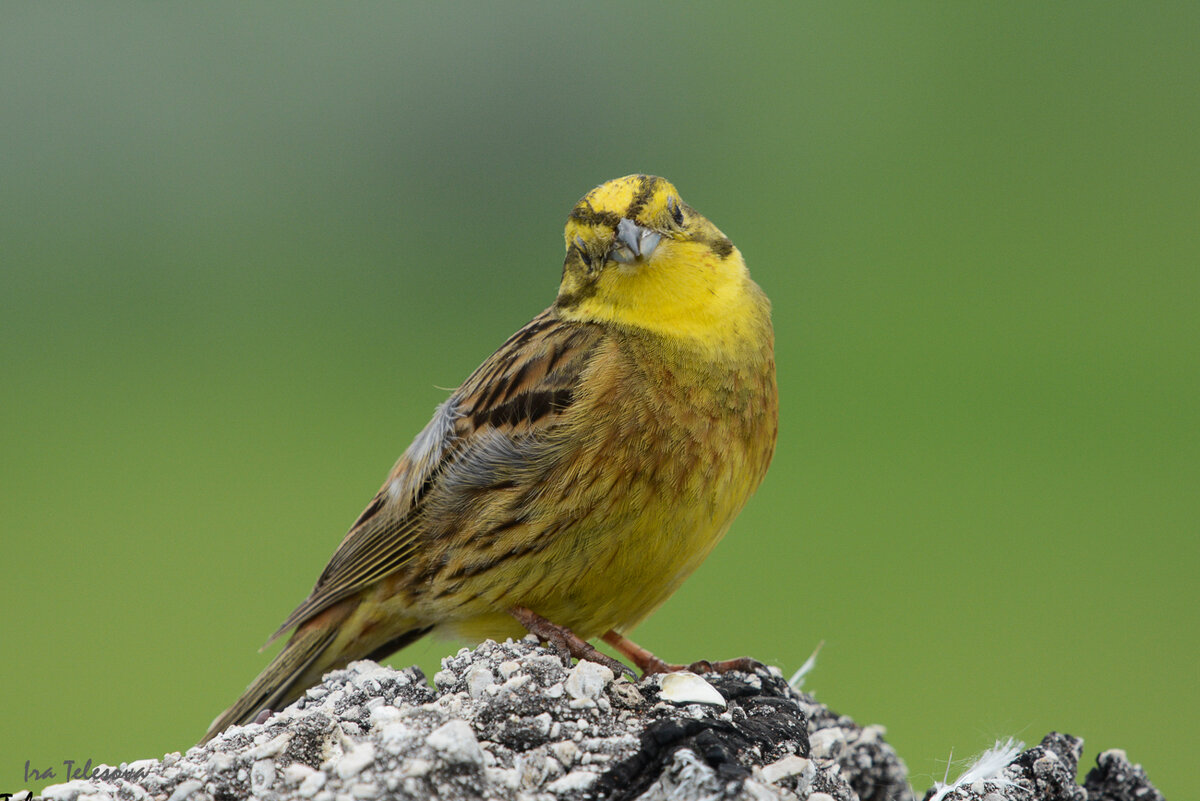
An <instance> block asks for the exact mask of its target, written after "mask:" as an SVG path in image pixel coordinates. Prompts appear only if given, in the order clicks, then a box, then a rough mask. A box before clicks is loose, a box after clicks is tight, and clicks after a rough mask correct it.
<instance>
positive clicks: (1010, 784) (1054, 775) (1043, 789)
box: [43, 639, 1162, 801]
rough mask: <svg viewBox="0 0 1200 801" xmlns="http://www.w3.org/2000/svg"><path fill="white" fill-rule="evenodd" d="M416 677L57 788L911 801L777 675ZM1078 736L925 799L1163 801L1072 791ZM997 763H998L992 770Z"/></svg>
mask: <svg viewBox="0 0 1200 801" xmlns="http://www.w3.org/2000/svg"><path fill="white" fill-rule="evenodd" d="M442 664H443V667H442V670H441V671H439V672H438V674H437V675H436V676H434V684H435V685H436V689H431V688H430V687H429V686H428V684H427V682H426V681H425V676H424V675H423V674H422V673H421V671H420V670H418V669H417V668H408V669H407V670H403V671H396V670H392V669H391V668H387V667H381V666H379V665H377V664H375V663H374V662H369V661H362V662H355V663H353V664H351V665H350V666H349V668H347V669H346V670H339V671H335V672H333V673H330V674H328V675H327V676H326V677H325V680H324V682H323V683H322V684H320V685H319V686H317V687H313V688H312V689H310V690H309V691H308V694H307V695H306V696H305V697H304V698H302V699H300V700H299V701H297V702H296V703H295V704H293V705H291V706H290V707H288V708H287V709H285V710H283V711H282V712H280V713H279V714H276V715H275V716H273V717H271V718H270V719H269V720H267V721H266V722H265V723H261V724H251V725H248V726H235V727H232V728H230V729H229V730H228V731H226V732H225V733H224V734H222V735H220V736H218V737H217V738H216V739H214V740H213V741H212V742H210V743H208V744H207V745H205V746H203V747H195V748H192V749H190V750H189V751H188V752H187V753H186V754H183V755H180V754H178V753H174V754H168V755H166V756H165V757H163V758H162V759H161V760H142V761H139V762H133V763H128V764H122V765H121V766H120V767H119V768H101V769H100V770H101V773H99V774H96V775H94V776H93V778H91V779H88V780H78V781H72V782H68V783H66V784H59V785H54V786H51V787H47V788H46V789H45V791H44V793H43V797H45V798H49V799H54V800H55V801H105V800H106V799H121V801H237V800H238V799H244V798H258V799H266V800H268V801H299V800H300V799H304V800H305V801H308V800H310V799H311V801H359V800H360V799H365V800H368V801H369V799H375V798H387V799H391V798H404V799H410V798H411V799H522V800H525V799H528V801H554V800H555V799H644V800H647V801H654V800H656V799H664V800H665V799H754V800H756V801H758V800H765V799H808V800H809V801H852V800H853V799H857V800H858V801H913V799H914V796H913V792H912V790H911V789H910V787H909V785H908V778H907V772H906V769H905V766H904V763H903V762H902V761H901V760H900V758H899V757H898V756H897V755H896V752H895V751H894V750H892V748H891V746H889V745H888V744H887V743H886V742H885V741H884V739H883V729H882V728H880V727H878V726H865V727H864V726H859V725H858V724H856V723H855V722H854V721H853V720H851V719H850V718H848V717H845V716H842V715H838V714H837V713H835V712H832V711H830V710H829V708H828V707H826V706H824V705H822V704H819V703H817V702H816V701H815V700H814V699H813V698H812V697H811V696H809V695H806V694H804V693H800V692H797V691H796V690H794V689H793V688H792V687H790V686H789V685H788V683H787V682H786V681H784V680H783V678H782V676H781V675H780V673H779V671H778V670H777V669H775V668H766V669H760V670H759V671H757V672H756V673H753V674H748V673H730V674H726V675H723V676H716V675H710V676H707V677H705V678H700V677H695V676H692V675H691V674H675V675H673V676H668V677H655V678H651V679H647V680H643V681H642V682H640V683H636V684H635V683H633V682H630V681H629V680H628V679H626V678H620V679H616V680H614V677H613V674H612V672H611V671H610V670H609V669H608V668H606V667H603V666H601V665H597V664H594V663H591V662H581V663H579V664H576V665H574V666H573V667H566V666H564V665H563V662H562V660H561V659H560V658H559V657H558V656H557V655H555V654H554V653H552V652H550V651H548V650H546V649H544V648H540V647H538V645H537V644H536V643H535V642H532V641H530V640H529V639H526V640H522V641H521V642H511V641H510V642H506V643H494V642H485V643H483V644H482V645H480V646H479V647H478V648H476V649H475V650H467V649H463V650H462V651H460V652H459V653H458V654H457V655H456V656H453V657H450V658H447V659H445V660H444V661H443V663H442ZM1081 747H1082V741H1080V740H1079V739H1077V738H1074V737H1070V736H1068V735H1063V734H1049V735H1047V736H1046V738H1045V739H1044V740H1043V741H1042V743H1041V745H1038V746H1037V747H1035V748H1031V749H1029V750H1027V751H1024V752H1021V751H1020V750H1019V748H1016V747H1010V749H1009V750H1007V751H1006V750H1004V749H998V750H996V751H994V752H991V753H990V754H989V755H985V757H984V758H983V759H981V761H980V762H979V763H977V764H976V766H975V767H974V768H972V769H971V770H968V771H967V772H966V773H964V775H963V777H961V778H960V779H959V781H957V782H955V783H954V784H952V785H938V786H936V787H934V788H932V789H930V790H929V791H928V792H927V793H926V794H925V796H924V797H925V798H926V799H927V801H934V799H936V801H967V799H975V800H977V801H1004V800H1005V799H1012V800H1013V801H1033V799H1037V800H1038V801H1042V800H1043V799H1044V801H1058V800H1059V799H1062V801H1125V800H1128V801H1161V798H1162V796H1161V795H1160V794H1159V793H1158V791H1157V790H1155V789H1154V787H1153V786H1152V785H1151V784H1150V783H1149V782H1148V781H1147V779H1146V777H1145V774H1144V773H1143V772H1142V769H1141V768H1140V767H1139V766H1135V765H1131V764H1130V763H1129V762H1128V760H1126V759H1125V755H1124V754H1123V753H1122V752H1120V751H1107V752H1105V753H1103V754H1101V755H1100V757H1099V758H1098V759H1097V763H1098V765H1097V767H1096V768H1094V769H1093V770H1092V771H1091V773H1089V774H1088V776H1087V780H1086V781H1085V783H1084V785H1083V787H1080V786H1079V785H1077V784H1076V782H1075V777H1076V769H1077V765H1078V761H1079V756H1080V751H1081ZM989 760H990V762H989Z"/></svg>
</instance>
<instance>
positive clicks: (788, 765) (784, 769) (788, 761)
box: [762, 754, 811, 784]
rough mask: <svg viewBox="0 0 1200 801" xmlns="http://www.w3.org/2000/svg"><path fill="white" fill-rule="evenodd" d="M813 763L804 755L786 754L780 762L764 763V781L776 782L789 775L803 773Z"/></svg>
mask: <svg viewBox="0 0 1200 801" xmlns="http://www.w3.org/2000/svg"><path fill="white" fill-rule="evenodd" d="M810 764H811V763H810V762H809V761H808V760H807V759H805V758H804V757H800V756H796V755H795V754H792V755H790V756H785V757H784V758H783V759H781V760H779V761H778V762H772V763H771V764H770V765H763V767H762V777H763V781H765V782H767V783H768V784H775V783H776V782H778V781H779V780H780V779H786V778H787V777H788V776H795V775H797V774H800V773H803V772H804V771H805V770H807V769H808V766H809V765H810Z"/></svg>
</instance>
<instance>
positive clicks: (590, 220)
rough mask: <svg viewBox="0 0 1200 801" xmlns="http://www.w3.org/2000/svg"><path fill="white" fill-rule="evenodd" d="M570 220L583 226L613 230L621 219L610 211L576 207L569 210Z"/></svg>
mask: <svg viewBox="0 0 1200 801" xmlns="http://www.w3.org/2000/svg"><path fill="white" fill-rule="evenodd" d="M571 219H572V220H575V221H576V222H580V223H583V224H584V225H595V226H604V227H607V228H613V229H615V228H616V227H617V223H619V222H621V217H620V216H619V215H618V214H617V213H616V212H612V211H596V210H595V209H593V208H589V207H585V206H576V207H575V208H573V209H571Z"/></svg>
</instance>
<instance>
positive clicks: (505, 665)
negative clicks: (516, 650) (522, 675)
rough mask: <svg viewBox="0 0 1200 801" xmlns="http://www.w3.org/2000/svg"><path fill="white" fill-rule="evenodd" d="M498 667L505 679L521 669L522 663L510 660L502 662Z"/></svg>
mask: <svg viewBox="0 0 1200 801" xmlns="http://www.w3.org/2000/svg"><path fill="white" fill-rule="evenodd" d="M497 669H498V670H499V671H500V675H501V676H503V677H504V678H505V679H508V678H510V677H511V676H512V674H514V673H516V672H517V671H518V670H520V669H521V663H520V662H513V661H512V660H509V661H507V662H501V663H500V667H499V668H497Z"/></svg>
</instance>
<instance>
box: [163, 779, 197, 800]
mask: <svg viewBox="0 0 1200 801" xmlns="http://www.w3.org/2000/svg"><path fill="white" fill-rule="evenodd" d="M203 786H204V783H203V782H198V781H196V780H195V779H188V780H187V781H185V782H180V783H179V785H178V786H177V787H176V788H175V792H173V793H171V797H170V798H169V799H167V801H184V799H185V798H187V797H188V796H189V795H191V794H192V793H194V792H196V791H197V790H199V789H200V788H201V787H203Z"/></svg>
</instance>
